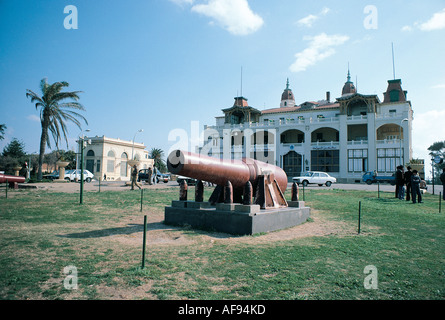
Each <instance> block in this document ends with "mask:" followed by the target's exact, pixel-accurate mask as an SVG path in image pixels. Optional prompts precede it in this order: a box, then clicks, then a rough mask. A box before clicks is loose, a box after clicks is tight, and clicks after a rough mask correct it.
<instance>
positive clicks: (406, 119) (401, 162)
mask: <svg viewBox="0 0 445 320" xmlns="http://www.w3.org/2000/svg"><path fill="white" fill-rule="evenodd" d="M405 121H408V118H405V119H403V120H402V121H400V136H399V141H400V165H401V166H403V160H402V159H403V158H402V155H403V153H402V124H403V122H405ZM403 142H405V139H403Z"/></svg>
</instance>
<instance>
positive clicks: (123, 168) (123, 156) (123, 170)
mask: <svg viewBox="0 0 445 320" xmlns="http://www.w3.org/2000/svg"><path fill="white" fill-rule="evenodd" d="M127 160H128V155H127V153H126V152H123V153H122V154H121V177H126V176H127Z"/></svg>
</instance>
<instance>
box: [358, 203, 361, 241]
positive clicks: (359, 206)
mask: <svg viewBox="0 0 445 320" xmlns="http://www.w3.org/2000/svg"><path fill="white" fill-rule="evenodd" d="M361 213H362V202H361V201H359V202H358V234H360V218H361Z"/></svg>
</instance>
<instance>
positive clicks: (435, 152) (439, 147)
mask: <svg viewBox="0 0 445 320" xmlns="http://www.w3.org/2000/svg"><path fill="white" fill-rule="evenodd" d="M428 150H429V151H430V156H431V157H432V158H433V159H434V158H435V157H436V156H439V157H441V158H442V162H441V163H438V164H436V163H435V162H433V170H434V172H435V173H436V174H435V175H434V176H435V178H436V180H437V177H438V176H439V174H437V173H440V172H442V169H443V168H445V162H444V161H443V159H444V158H445V140H444V141H438V142H434V143H433V144H432V145H431V146H429V147H428Z"/></svg>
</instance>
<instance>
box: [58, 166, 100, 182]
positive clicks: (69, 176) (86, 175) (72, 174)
mask: <svg viewBox="0 0 445 320" xmlns="http://www.w3.org/2000/svg"><path fill="white" fill-rule="evenodd" d="M81 173H82V171H81V170H80V169H76V170H68V171H65V178H64V179H65V180H69V181H74V179H75V178H77V180H80V176H81ZM93 178H94V175H93V174H92V173H91V172H89V171H88V170H83V180H84V181H86V182H91V180H93Z"/></svg>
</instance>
